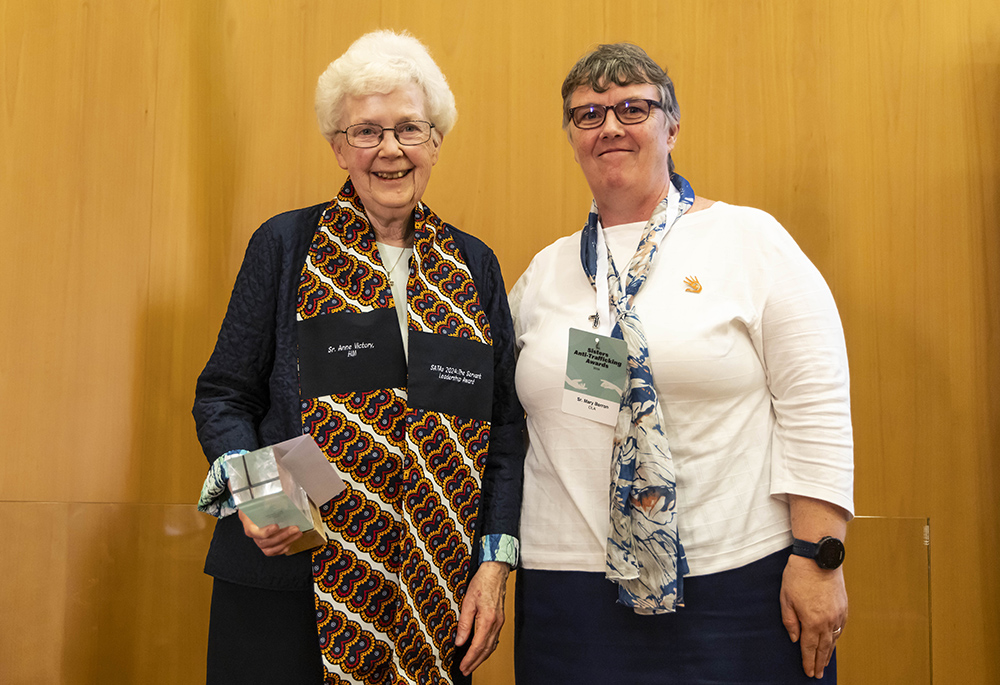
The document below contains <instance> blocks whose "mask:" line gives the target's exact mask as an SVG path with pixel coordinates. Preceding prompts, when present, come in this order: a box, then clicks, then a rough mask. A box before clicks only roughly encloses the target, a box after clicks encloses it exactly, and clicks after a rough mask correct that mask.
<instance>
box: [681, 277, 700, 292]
mask: <svg viewBox="0 0 1000 685" xmlns="http://www.w3.org/2000/svg"><path fill="white" fill-rule="evenodd" d="M684 285H686V286H687V287H686V288H684V292H686V293H700V292H701V283H699V282H698V277H697V276H688V277H687V278H685V279H684Z"/></svg>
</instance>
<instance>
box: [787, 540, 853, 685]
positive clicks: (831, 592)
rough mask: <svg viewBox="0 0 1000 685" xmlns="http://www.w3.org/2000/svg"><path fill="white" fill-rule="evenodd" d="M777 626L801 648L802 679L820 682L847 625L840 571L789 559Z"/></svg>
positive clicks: (845, 594) (844, 587)
mask: <svg viewBox="0 0 1000 685" xmlns="http://www.w3.org/2000/svg"><path fill="white" fill-rule="evenodd" d="M781 622H782V623H784V624H785V630H787V631H788V636H789V637H790V638H791V639H792V642H798V643H799V646H800V647H801V648H802V668H803V670H805V672H806V675H807V676H809V677H810V678H813V677H815V678H822V677H823V669H825V668H826V666H827V664H829V663H830V657H831V656H832V655H833V648H834V646H835V645H836V644H837V638H839V637H840V634H841V631H842V630H843V629H844V626H845V625H846V624H847V588H846V586H845V585H844V570H843V567H841V568H838V569H834V570H832V571H828V570H824V569H821V568H820V567H819V566H817V565H816V562H815V561H813V560H812V559H807V558H805V557H800V556H796V555H794V554H793V555H791V556H790V557H789V559H788V564H787V565H786V566H785V572H784V574H783V575H782V578H781Z"/></svg>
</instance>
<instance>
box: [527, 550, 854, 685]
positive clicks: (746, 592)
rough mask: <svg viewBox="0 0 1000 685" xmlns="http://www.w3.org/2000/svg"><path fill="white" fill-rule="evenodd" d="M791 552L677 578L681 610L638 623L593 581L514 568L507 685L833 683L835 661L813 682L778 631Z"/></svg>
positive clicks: (599, 576) (607, 588)
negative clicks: (512, 684)
mask: <svg viewBox="0 0 1000 685" xmlns="http://www.w3.org/2000/svg"><path fill="white" fill-rule="evenodd" d="M790 552H791V549H790V548H789V549H787V550H783V551H781V552H777V553H775V554H771V555H770V556H767V557H765V558H763V559H761V560H760V561H756V562H753V563H752V564H748V565H746V566H744V567H742V568H738V569H734V570H732V571H724V572H722V573H715V574H712V575H707V576H695V577H691V578H685V579H684V604H685V606H684V607H682V608H681V609H679V610H678V611H677V612H676V613H672V614H659V615H656V616H640V615H639V614H636V613H635V612H634V611H632V610H631V609H629V608H628V607H625V606H622V605H621V604H618V603H617V599H618V590H617V585H615V584H614V583H612V582H611V581H609V580H607V579H605V578H604V574H603V573H583V572H574V571H538V570H531V569H518V571H517V585H516V590H515V597H514V601H515V609H514V672H515V678H516V681H517V685H560V684H566V685H578V684H579V683H629V684H630V685H631V684H633V683H635V684H639V683H641V685H721V684H723V683H733V684H736V683H773V684H775V685H778V684H781V685H784V684H785V683H803V684H805V683H828V684H832V683H836V682H837V664H836V653H834V658H833V659H831V660H830V665H829V666H827V668H826V669H825V670H824V672H823V678H822V679H821V680H816V679H814V678H809V677H807V676H806V674H805V672H804V671H803V670H802V653H801V651H800V649H799V645H798V643H793V642H792V641H791V640H790V639H789V637H788V633H787V632H786V631H785V627H784V625H782V623H781V605H780V603H779V593H780V591H781V575H782V572H783V571H784V568H785V564H786V562H787V561H788V555H789V554H790Z"/></svg>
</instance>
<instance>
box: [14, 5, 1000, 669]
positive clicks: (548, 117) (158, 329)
mask: <svg viewBox="0 0 1000 685" xmlns="http://www.w3.org/2000/svg"><path fill="white" fill-rule="evenodd" d="M349 7H350V6H347V5H344V4H343V3H330V2H326V1H323V0H300V1H298V2H294V3H288V2H279V1H278V0H220V1H218V2H211V3H204V2H197V1H196V0H178V1H177V2H171V3H160V2H157V1H156V0H138V1H137V2H128V3H126V2H124V1H122V0H86V1H85V0H38V1H37V2H32V3H26V2H21V1H20V0H0V75H2V84H3V85H2V89H0V235H2V238H3V248H0V322H2V323H3V330H2V331H0V365H2V366H0V422H2V428H3V430H2V435H3V437H4V439H5V440H6V442H7V444H11V445H18V446H21V445H24V446H26V447H28V448H29V449H31V450H32V451H37V452H39V453H40V455H39V456H38V457H34V456H32V457H29V458H18V457H11V456H5V457H4V459H2V460H0V500H7V501H11V502H36V501H51V502H58V503H64V504H66V505H67V506H68V503H74V502H93V503H100V502H110V503H116V504H122V505H127V504H135V503H140V502H148V503H153V504H168V503H187V502H191V501H193V499H194V498H195V497H196V495H197V492H198V489H199V487H200V483H201V479H202V478H203V476H204V470H205V466H206V464H207V462H206V461H205V458H204V456H203V455H201V454H200V449H199V447H198V445H197V441H196V440H195V437H194V432H193V424H192V421H191V419H190V405H191V402H192V400H193V389H194V379H195V377H196V376H197V374H198V373H199V371H200V369H201V367H202V366H203V364H204V363H205V361H206V360H207V358H208V355H209V353H210V351H211V348H212V345H213V344H214V338H215V335H216V333H217V331H218V327H219V324H220V322H221V319H222V315H223V313H224V311H225V306H226V302H227V299H228V294H229V290H230V288H231V285H232V282H233V280H234V278H235V275H236V271H237V270H238V268H239V264H240V261H241V259H242V255H243V251H244V249H245V246H246V242H247V240H248V238H249V236H250V234H251V233H252V231H253V230H254V229H255V228H256V227H257V226H258V225H260V224H261V223H262V222H263V221H264V220H266V219H267V218H268V217H269V216H272V215H273V214H276V213H278V212H281V211H284V210H286V209H291V208H294V207H300V206H305V205H309V204H314V203H317V202H321V201H324V200H326V199H329V198H330V197H332V196H333V194H334V193H335V192H336V190H337V188H338V187H339V185H340V184H341V182H342V181H343V178H344V175H343V172H342V171H341V170H340V169H339V168H338V167H337V165H336V162H335V160H334V158H333V155H332V153H331V152H330V150H329V148H328V146H327V145H326V143H325V141H323V139H322V137H321V136H320V135H319V134H318V132H317V131H316V128H315V123H314V118H313V113H312V92H313V88H314V85H315V80H316V77H317V76H318V75H319V73H320V71H321V70H322V69H323V68H324V67H325V66H326V64H327V63H328V62H329V61H330V60H332V59H334V58H335V57H336V56H338V55H339V54H341V53H342V52H343V51H344V49H346V47H347V46H348V45H349V44H350V43H351V42H352V41H353V40H354V39H355V38H356V37H357V36H359V35H360V34H361V33H363V32H365V31H367V30H370V29H374V28H378V27H391V28H396V29H408V30H410V31H412V32H413V33H414V34H415V35H417V36H418V37H419V38H421V39H422V40H424V41H425V42H426V43H427V45H428V46H429V47H430V49H431V52H432V54H433V55H434V56H435V58H436V59H437V60H438V62H439V63H440V64H441V66H442V68H443V70H444V72H445V74H446V75H447V76H448V78H449V81H450V83H451V84H452V87H453V89H454V91H455V95H456V99H457V101H458V107H459V121H458V125H457V126H456V128H455V129H454V131H453V132H452V133H450V134H449V135H448V137H447V139H446V140H445V142H444V146H443V148H442V153H441V159H440V162H439V163H438V165H437V167H435V170H434V174H433V178H432V181H431V184H430V187H429V190H428V193H427V198H426V199H427V201H428V203H429V204H430V205H431V206H432V207H434V209H435V210H436V211H437V212H438V213H439V214H440V215H441V216H442V217H443V218H445V219H446V220H448V221H450V222H452V223H454V224H456V225H457V226H459V227H460V228H463V229H465V230H469V231H471V232H472V233H474V234H476V235H478V236H479V237H481V238H482V239H483V240H485V241H486V242H487V243H488V244H489V245H491V246H492V247H493V248H494V250H495V251H496V253H497V255H498V257H499V259H500V261H501V264H502V266H503V269H504V275H505V278H506V282H507V284H508V286H510V285H512V284H513V282H514V281H515V280H516V279H517V277H518V276H519V274H520V273H521V271H522V270H523V269H524V267H525V266H527V264H528V262H529V261H530V259H531V257H532V255H533V254H535V252H537V251H538V250H539V249H540V248H542V247H543V246H545V245H547V244H548V243H550V242H551V241H552V240H554V239H556V238H557V237H559V236H561V235H565V234H568V233H570V232H572V231H575V230H577V229H578V228H579V226H580V225H581V224H582V222H583V220H584V218H585V215H586V211H587V209H588V207H589V202H590V195H589V191H588V189H587V186H586V183H585V182H584V179H583V177H582V175H581V174H580V172H579V169H578V168H577V166H576V164H575V162H574V161H573V156H572V151H571V150H570V147H569V145H568V144H567V142H566V137H565V133H564V132H563V131H562V130H561V129H560V115H561V102H560V97H559V87H560V84H561V82H562V79H563V77H564V76H565V74H566V72H567V71H568V69H569V68H570V66H571V65H572V64H573V62H574V61H575V60H576V59H577V58H578V57H579V56H580V55H581V54H582V53H583V52H584V51H586V50H587V49H588V48H589V47H591V46H592V45H594V44H596V43H599V42H608V41H617V40H630V41H633V42H636V43H638V44H640V45H643V46H644V47H645V48H646V49H647V50H648V51H649V53H650V54H651V55H652V56H653V57H654V58H655V59H657V60H658V61H660V62H661V63H663V64H665V65H666V66H667V67H668V69H669V71H670V73H671V75H672V76H673V77H674V79H675V82H676V84H677V92H678V96H679V98H680V104H681V113H682V118H681V135H680V138H679V142H678V147H677V150H676V153H675V160H676V162H677V166H678V170H679V171H680V172H681V173H683V174H684V175H685V176H686V177H687V178H688V179H689V180H690V181H691V183H692V185H693V186H694V188H695V190H696V191H697V192H698V193H699V194H701V195H704V196H706V197H709V198H713V199H719V200H725V201H727V202H731V203H735V204H746V205H751V206H755V207H759V208H761V209H764V210H766V211H768V212H770V213H771V214H773V215H774V216H775V217H776V218H777V219H778V220H779V221H781V222H782V223H783V224H784V225H785V226H786V228H788V230H789V232H790V233H791V234H792V235H793V236H794V237H795V239H796V240H797V241H798V243H799V244H800V245H801V246H802V248H803V250H804V251H805V252H806V254H808V255H809V257H810V258H811V259H812V260H813V261H814V262H815V263H816V265H817V266H818V267H819V269H820V270H821V271H822V273H823V274H824V275H825V276H826V278H827V280H828V282H829V283H830V286H831V288H832V290H833V292H834V295H835V296H836V298H837V302H838V305H839V307H840V311H841V315H842V318H843V321H844V327H845V331H846V335H847V341H848V350H849V354H850V359H851V365H852V382H853V391H852V401H853V416H854V425H855V441H856V467H857V473H856V476H857V477H856V483H857V485H856V503H857V510H858V513H861V514H867V515H878V516H889V517H921V518H923V517H930V518H931V519H932V520H933V522H934V531H935V532H934V535H935V542H934V544H933V545H932V546H931V570H932V573H931V583H932V585H931V599H932V601H931V614H930V615H931V626H932V633H933V635H934V640H933V644H932V656H933V661H932V663H933V673H934V677H935V680H937V681H939V682H961V683H963V684H964V683H993V682H998V681H1000V625H998V624H1000V618H998V617H1000V594H998V588H1000V552H998V551H997V550H998V544H997V543H998V542H1000V511H998V510H1000V506H998V503H997V497H996V492H997V490H998V486H1000V473H998V470H1000V465H998V456H1000V342H998V341H1000V232H998V230H997V226H998V225H1000V191H998V189H1000V120H998V115H997V112H1000V5H998V4H997V3H995V2H983V1H982V0H957V1H956V2H952V3H948V4H947V5H945V4H943V3H934V2H931V0H914V1H903V0H874V1H864V2H863V1H862V0H847V1H845V2H834V1H833V0H819V1H816V2H803V1H801V0H769V1H764V0H748V1H746V2H739V3H735V2H731V1H729V0H678V1H670V2H648V1H640V0H623V1H620V2H611V0H579V1H578V2H572V3H568V2H552V3H539V2H528V1H527V0H513V1H512V2H508V3H477V4H470V3H463V2H459V1H458V0H444V1H443V2H439V3H431V4H429V5H428V4H422V5H414V4H413V3H403V2H400V1H399V0H380V1H379V2H376V3H374V4H371V3H369V4H367V5H365V7H364V8H363V9H361V10H359V11H347V9H346V8H349ZM40 463H44V464H45V467H44V468H40V467H39V464H40ZM60 515H61V516H63V519H62V520H63V523H61V524H58V525H57V524H56V523H52V524H51V526H50V529H49V531H48V533H46V535H49V537H50V538H51V539H58V538H59V537H60V536H65V535H66V530H68V528H67V527H68V526H71V523H70V522H69V518H68V517H69V513H68V510H67V511H64V513H63V514H60ZM18 540H19V542H18V544H22V542H23V541H22V540H21V539H20V538H19V539H18ZM150 553H152V552H150ZM7 563H10V562H7ZM865 563H872V564H873V563H875V562H874V561H872V560H869V561H868V562H866V561H865V560H864V559H858V558H857V557H856V556H855V557H853V558H852V564H858V565H861V564H865ZM856 568H857V567H856ZM102 587H103V586H102ZM28 588H29V590H30V591H29V590H26V592H27V593H28V595H31V593H32V592H34V591H35V590H36V589H37V585H30V584H29V586H28ZM10 601H12V602H14V603H13V604H12V605H11V606H13V607H14V608H15V610H16V611H23V610H24V609H23V607H25V606H28V604H25V603H24V602H29V604H30V602H36V604H32V605H31V606H40V604H38V602H43V601H44V602H46V603H47V604H45V606H47V607H49V608H52V607H53V606H55V604H57V605H59V606H63V605H65V604H66V603H67V602H69V601H70V599H69V598H67V597H65V596H58V597H56V598H55V599H53V598H52V597H48V598H45V599H44V600H43V599H42V598H35V599H30V597H28V596H25V597H19V598H17V601H14V600H13V599H12V600H10ZM53 602H54V603H55V604H53ZM18 607H21V608H18ZM15 615H16V614H15ZM60 615H61V616H69V617H70V618H69V619H59V620H73V621H75V620H77V618H76V617H78V615H77V614H67V613H65V612H63V614H60ZM46 620H48V619H46ZM53 620H55V619H53ZM46 625H48V624H46ZM53 625H55V624H53ZM59 626H60V630H63V629H65V630H66V631H68V632H72V631H73V630H74V627H73V626H72V625H65V626H64V625H63V624H59ZM28 633H30V630H28ZM854 635H857V633H855V634H854ZM852 639H853V636H852ZM504 640H505V643H506V644H510V642H511V641H510V639H508V638H506V637H505V638H504ZM868 644H869V641H867V640H863V639H857V640H856V641H855V642H853V643H847V642H845V644H844V649H843V658H844V659H845V660H847V659H849V658H850V655H848V654H847V652H848V651H849V649H851V650H853V649H858V650H862V649H865V648H866V646H867V645H868ZM136 648H139V647H138V646H136ZM848 648H849V649H848ZM200 653H201V652H199V654H200ZM81 658H83V655H81ZM129 658H134V659H140V657H139V656H135V657H129ZM136 663H138V662H136ZM2 667H3V666H0V668H2ZM486 682H490V681H486ZM493 682H505V681H503V680H502V679H500V680H495V681H493Z"/></svg>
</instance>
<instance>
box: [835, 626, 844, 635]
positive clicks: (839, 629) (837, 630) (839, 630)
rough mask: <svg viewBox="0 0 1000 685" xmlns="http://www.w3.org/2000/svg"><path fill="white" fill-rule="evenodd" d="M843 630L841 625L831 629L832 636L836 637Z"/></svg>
mask: <svg viewBox="0 0 1000 685" xmlns="http://www.w3.org/2000/svg"><path fill="white" fill-rule="evenodd" d="M843 630H844V628H843V627H840V628H837V629H836V630H834V631H833V636H834V637H837V636H838V635H840V633H841V632H842V631H843Z"/></svg>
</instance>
